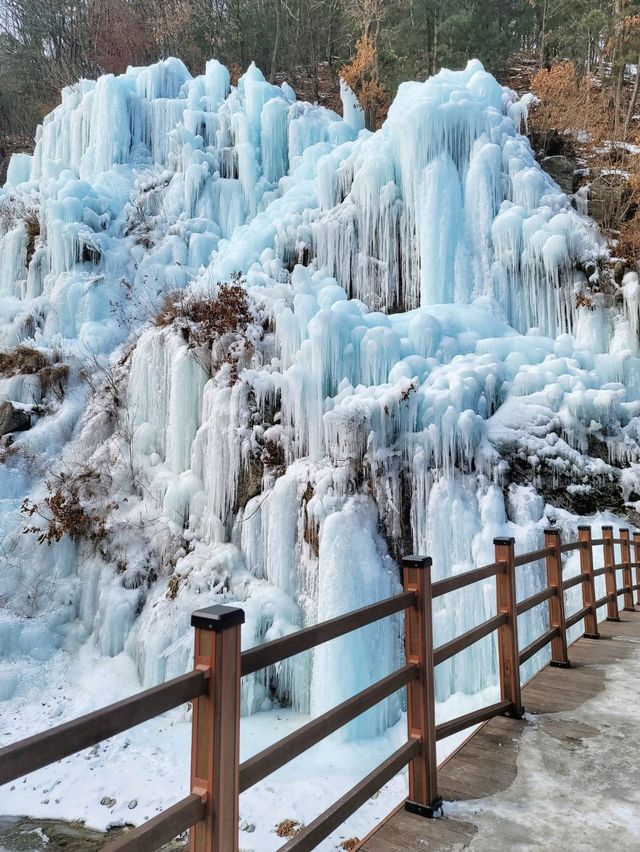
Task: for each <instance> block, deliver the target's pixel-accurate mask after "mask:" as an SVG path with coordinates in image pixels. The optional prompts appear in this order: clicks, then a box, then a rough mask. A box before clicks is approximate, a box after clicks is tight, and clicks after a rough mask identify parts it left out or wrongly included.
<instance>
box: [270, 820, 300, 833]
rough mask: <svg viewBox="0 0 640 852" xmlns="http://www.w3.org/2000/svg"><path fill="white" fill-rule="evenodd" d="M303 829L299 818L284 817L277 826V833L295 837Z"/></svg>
mask: <svg viewBox="0 0 640 852" xmlns="http://www.w3.org/2000/svg"><path fill="white" fill-rule="evenodd" d="M301 829H302V826H301V825H300V823H299V822H298V820H297V819H283V820H282V822H280V823H278V825H277V826H276V834H277V835H278V837H295V835H296V834H297V833H298V832H299V831H300V830H301Z"/></svg>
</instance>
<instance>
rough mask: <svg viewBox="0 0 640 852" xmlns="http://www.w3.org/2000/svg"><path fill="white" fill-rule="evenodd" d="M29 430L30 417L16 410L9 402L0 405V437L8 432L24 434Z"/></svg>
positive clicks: (21, 410) (22, 411)
mask: <svg viewBox="0 0 640 852" xmlns="http://www.w3.org/2000/svg"><path fill="white" fill-rule="evenodd" d="M30 428H31V416H30V415H29V414H28V413H27V412H26V411H24V410H23V409H22V408H16V407H15V406H14V404H13V403H12V402H11V401H10V400H8V399H7V400H5V401H4V402H1V403H0V437H1V436H2V435H8V434H9V433H10V432H24V431H25V430H26V429H30Z"/></svg>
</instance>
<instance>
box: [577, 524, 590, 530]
mask: <svg viewBox="0 0 640 852" xmlns="http://www.w3.org/2000/svg"><path fill="white" fill-rule="evenodd" d="M578 529H579V530H590V529H591V525H590V524H580V525H579V526H578Z"/></svg>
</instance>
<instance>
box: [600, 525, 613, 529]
mask: <svg viewBox="0 0 640 852" xmlns="http://www.w3.org/2000/svg"><path fill="white" fill-rule="evenodd" d="M602 529H603V530H612V529H613V527H612V526H611V525H609V524H607V526H603V527H602Z"/></svg>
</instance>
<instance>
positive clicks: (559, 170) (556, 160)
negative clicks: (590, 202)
mask: <svg viewBox="0 0 640 852" xmlns="http://www.w3.org/2000/svg"><path fill="white" fill-rule="evenodd" d="M540 165H541V166H542V168H543V169H544V170H545V172H546V173H547V174H548V175H550V176H551V177H552V178H553V179H554V180H555V182H556V183H557V184H558V186H559V187H560V189H561V190H562V191H563V192H566V194H567V195H571V193H573V192H575V191H576V188H577V187H576V167H577V163H576V161H575V160H573V159H571V157H565V156H563V155H561V154H556V155H554V156H552V157H545V158H544V159H543V160H541V162H540Z"/></svg>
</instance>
